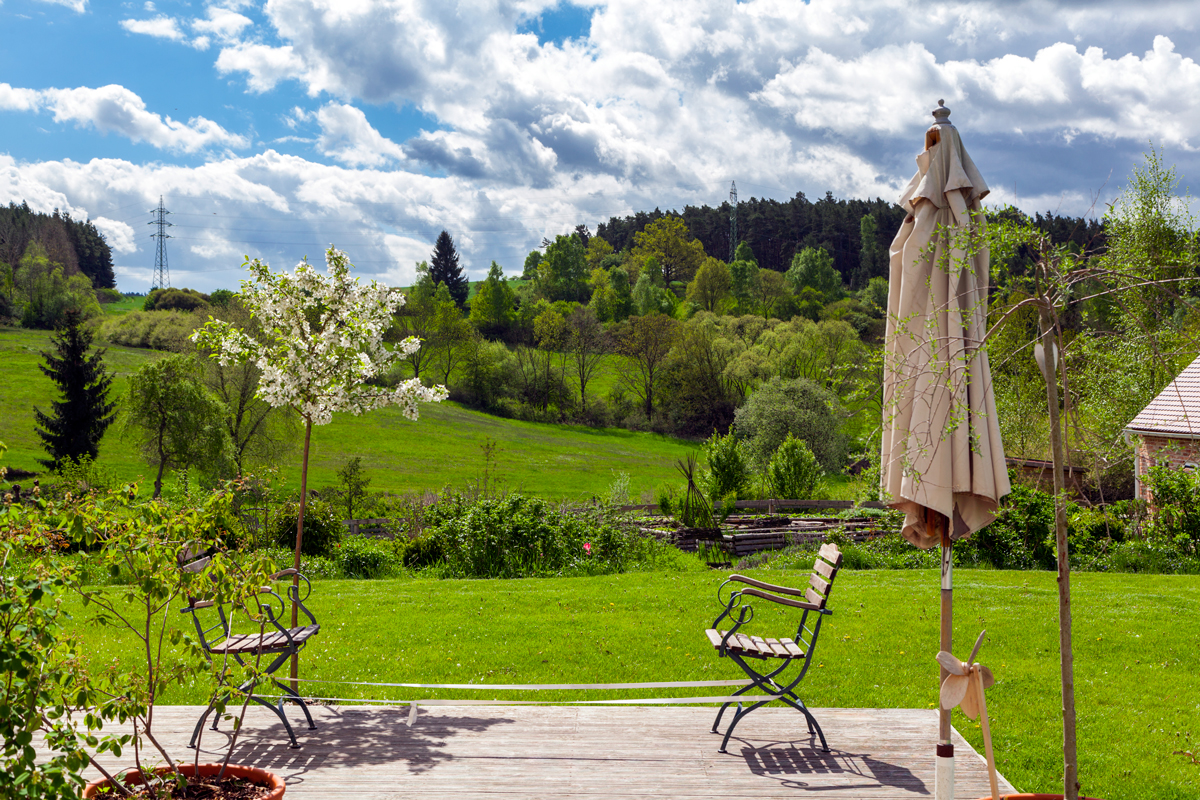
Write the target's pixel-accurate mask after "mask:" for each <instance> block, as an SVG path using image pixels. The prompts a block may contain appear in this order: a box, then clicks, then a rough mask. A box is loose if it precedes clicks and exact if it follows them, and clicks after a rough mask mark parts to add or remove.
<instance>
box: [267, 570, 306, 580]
mask: <svg viewBox="0 0 1200 800" xmlns="http://www.w3.org/2000/svg"><path fill="white" fill-rule="evenodd" d="M299 574H300V571H299V570H297V569H294V568H292V567H288V568H287V569H284V570H280V571H279V572H276V573H275V574H274V575H272V576H271V580H273V581H277V580H279V579H280V578H290V577H292V576H293V575H299Z"/></svg>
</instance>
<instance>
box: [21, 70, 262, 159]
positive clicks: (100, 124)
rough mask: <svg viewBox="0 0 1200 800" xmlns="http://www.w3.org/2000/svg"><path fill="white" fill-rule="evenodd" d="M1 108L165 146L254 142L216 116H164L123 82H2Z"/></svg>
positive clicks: (188, 149)
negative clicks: (70, 85) (25, 85)
mask: <svg viewBox="0 0 1200 800" xmlns="http://www.w3.org/2000/svg"><path fill="white" fill-rule="evenodd" d="M0 109H6V110H16V111H38V110H41V109H45V110H48V111H50V112H51V113H53V114H54V121H55V122H74V123H75V124H76V125H80V126H84V127H92V128H95V129H96V130H97V131H99V132H101V133H116V134H119V135H121V136H125V137H127V138H129V139H131V140H132V141H135V142H146V143H148V144H151V145H153V146H154V147H157V148H160V149H163V150H172V151H177V152H184V153H195V152H197V151H199V150H204V149H206V148H210V147H235V148H240V147H246V146H247V145H248V144H249V140H247V139H246V137H244V136H241V135H239V134H236V133H230V132H229V131H227V130H225V129H224V128H222V127H221V126H220V125H218V124H217V123H215V122H213V121H212V120H209V119H205V118H204V117H193V118H192V119H189V120H188V121H187V122H186V123H184V122H179V121H178V120H173V119H171V118H170V117H162V116H160V115H158V114H155V113H154V112H152V111H148V110H147V109H146V104H145V102H144V101H143V100H142V98H140V97H139V96H138V95H136V94H135V93H133V92H131V91H130V90H128V89H126V88H125V87H124V86H117V85H116V84H110V85H108V86H101V87H98V88H95V89H93V88H89V87H79V88H75V89H42V90H34V89H21V88H14V87H12V86H9V85H8V84H7V83H0Z"/></svg>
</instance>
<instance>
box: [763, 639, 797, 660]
mask: <svg viewBox="0 0 1200 800" xmlns="http://www.w3.org/2000/svg"><path fill="white" fill-rule="evenodd" d="M765 641H766V643H767V647H770V648H771V652H772V654H774V655H775V656H777V657H779V658H789V657H790V656H791V654H790V653H789V652H788V649H787V647H786V646H785V645H784V644H783V642H781V641H779V640H778V639H766V640H765Z"/></svg>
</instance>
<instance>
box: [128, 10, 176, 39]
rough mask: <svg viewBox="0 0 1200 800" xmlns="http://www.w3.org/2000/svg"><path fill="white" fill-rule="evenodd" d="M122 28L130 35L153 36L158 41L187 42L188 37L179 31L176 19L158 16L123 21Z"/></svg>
mask: <svg viewBox="0 0 1200 800" xmlns="http://www.w3.org/2000/svg"><path fill="white" fill-rule="evenodd" d="M121 27H122V28H124V29H125V30H127V31H129V32H130V33H140V34H143V35H145V36H153V37H155V38H156V39H169V40H170V41H172V42H182V41H186V40H187V35H186V34H184V32H183V31H182V30H180V29H179V22H178V21H177V20H176V19H175V18H174V17H168V16H158V17H154V18H153V19H123V20H121Z"/></svg>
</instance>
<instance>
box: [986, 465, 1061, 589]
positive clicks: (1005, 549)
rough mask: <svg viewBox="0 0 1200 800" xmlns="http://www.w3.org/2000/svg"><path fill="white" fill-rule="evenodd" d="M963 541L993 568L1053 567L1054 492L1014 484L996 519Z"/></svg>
mask: <svg viewBox="0 0 1200 800" xmlns="http://www.w3.org/2000/svg"><path fill="white" fill-rule="evenodd" d="M967 541H968V542H970V543H971V544H972V545H973V546H974V547H975V548H976V549H978V550H979V553H980V556H981V557H982V559H983V560H985V561H986V562H987V563H989V564H991V565H992V566H994V567H996V568H997V569H1054V566H1055V561H1056V558H1055V551H1054V496H1053V495H1049V494H1046V493H1045V492H1040V491H1038V490H1037V489H1031V488H1029V487H1027V486H1022V485H1020V484H1016V485H1014V486H1013V491H1012V494H1010V495H1009V496H1008V497H1007V498H1005V500H1004V502H1003V504H1002V505H1001V506H1000V511H999V513H998V514H997V515H996V521H995V522H993V523H992V524H991V525H988V526H987V527H986V528H984V529H983V530H980V531H976V532H975V533H973V534H972V535H971V538H970V539H968V540H967Z"/></svg>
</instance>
